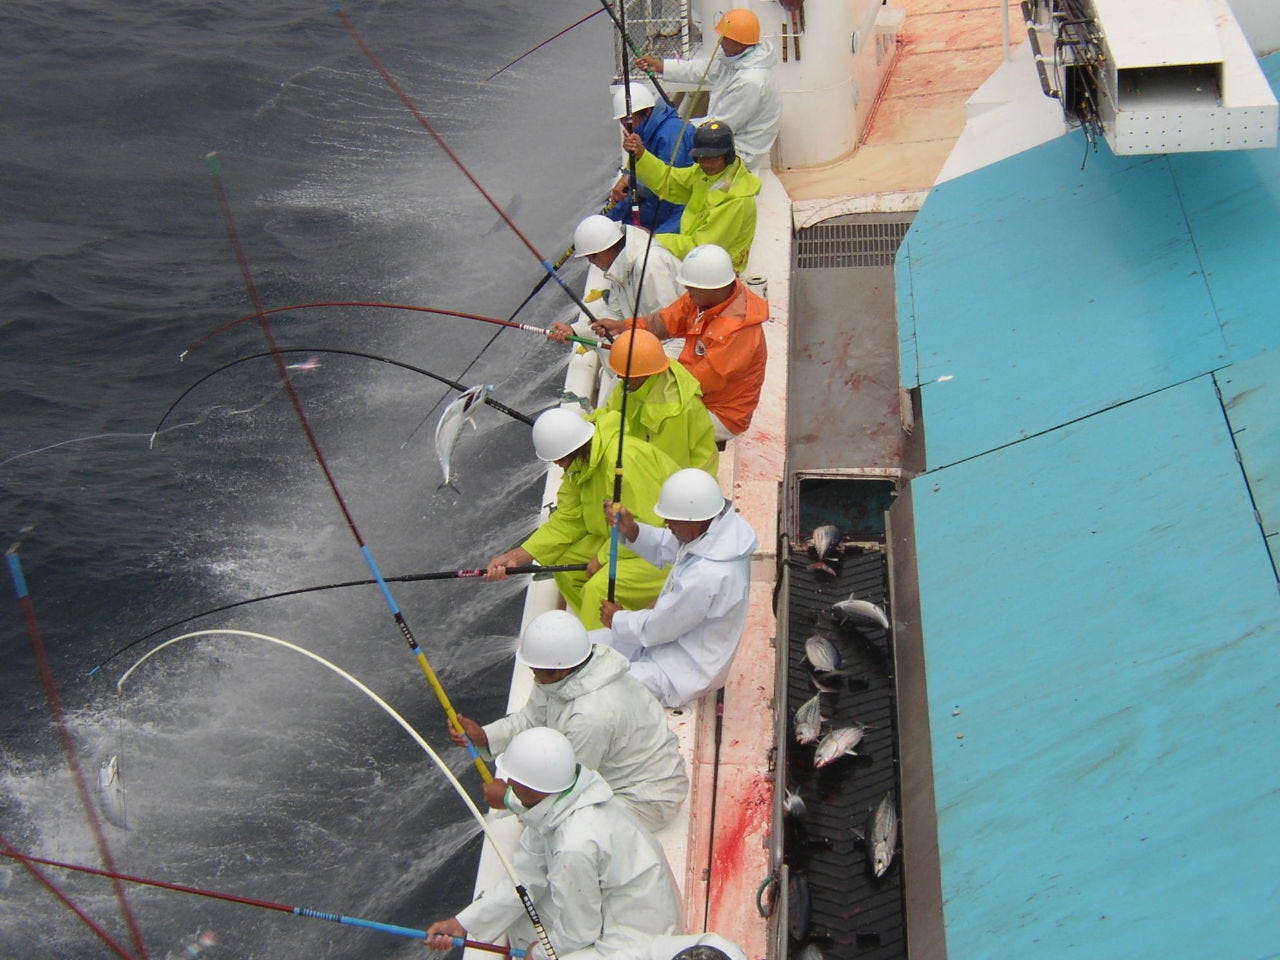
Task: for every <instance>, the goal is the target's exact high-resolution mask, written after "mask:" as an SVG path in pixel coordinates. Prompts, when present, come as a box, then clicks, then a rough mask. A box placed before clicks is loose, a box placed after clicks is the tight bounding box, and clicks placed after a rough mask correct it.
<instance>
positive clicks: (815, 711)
mask: <svg viewBox="0 0 1280 960" xmlns="http://www.w3.org/2000/svg"><path fill="white" fill-rule="evenodd" d="M825 720H826V717H824V716H823V715H822V694H821V693H820V692H819V693H817V694H815V695H814V696H812V697H810V698H809V699H808V700H806V701H805V702H804V703H803V704H801V705H800V709H799V710H797V711H796V743H813V742H814V741H815V740H817V739H818V735H819V734H820V733H821V732H822V724H823V722H824V721H825Z"/></svg>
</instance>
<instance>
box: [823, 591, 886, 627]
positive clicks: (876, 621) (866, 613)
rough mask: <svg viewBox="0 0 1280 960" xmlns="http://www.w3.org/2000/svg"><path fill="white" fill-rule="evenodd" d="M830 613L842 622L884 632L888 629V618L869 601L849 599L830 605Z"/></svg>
mask: <svg viewBox="0 0 1280 960" xmlns="http://www.w3.org/2000/svg"><path fill="white" fill-rule="evenodd" d="M831 612H832V613H834V614H835V615H836V616H837V617H839V618H840V619H842V620H849V621H852V622H854V623H862V624H866V625H868V626H877V627H880V628H882V629H884V630H888V629H889V618H888V617H887V616H885V612H884V611H883V610H881V609H880V608H879V607H877V606H876V605H875V604H874V603H872V602H871V601H870V600H855V599H854V598H853V597H850V598H849V599H848V600H841V601H840V602H839V603H834V604H832V605H831Z"/></svg>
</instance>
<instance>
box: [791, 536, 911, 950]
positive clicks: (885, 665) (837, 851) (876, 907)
mask: <svg viewBox="0 0 1280 960" xmlns="http://www.w3.org/2000/svg"><path fill="white" fill-rule="evenodd" d="M811 560H812V558H811V557H810V556H809V555H808V554H807V552H806V551H805V550H804V549H797V550H794V551H793V552H792V554H791V557H790V558H789V560H788V563H789V565H790V576H791V586H790V596H789V598H788V602H789V615H788V624H787V629H788V646H789V671H790V672H789V676H788V694H787V696H788V701H789V703H788V709H789V712H790V714H791V717H790V720H789V725H788V750H787V778H788V786H789V787H790V789H791V790H792V791H797V792H799V794H800V796H801V797H802V798H803V800H804V803H805V807H806V808H807V814H806V815H805V816H804V817H803V818H797V817H787V818H786V824H787V833H786V840H785V848H784V849H785V859H786V862H787V865H788V868H789V871H790V874H791V878H792V882H791V884H790V887H791V896H790V898H789V901H790V909H789V913H790V918H791V930H790V937H791V939H790V956H791V957H793V958H798V957H799V956H800V953H801V951H802V950H803V949H804V948H805V947H806V946H808V945H810V944H812V945H814V946H816V947H817V948H818V949H819V950H821V952H822V956H823V957H824V958H826V960H879V958H884V960H889V958H905V957H906V955H907V942H906V923H905V919H904V915H903V896H902V862H901V850H900V849H899V850H897V851H896V852H895V854H894V858H893V861H892V862H891V863H890V865H889V868H888V870H887V871H886V872H885V873H884V875H883V876H881V877H879V878H876V877H875V875H874V872H873V870H872V867H871V862H870V860H871V855H870V850H869V849H868V847H869V842H864V840H863V839H862V837H863V836H865V834H866V833H867V831H868V828H869V821H870V818H871V812H872V811H873V810H874V809H875V807H876V806H877V804H879V803H880V800H881V799H882V798H883V797H884V796H885V794H886V793H888V794H891V795H892V798H893V802H894V804H895V809H900V805H899V804H898V789H899V788H898V770H897V755H898V751H897V734H896V730H895V726H894V717H895V711H894V686H893V654H892V647H891V640H890V637H889V635H888V632H887V631H885V630H884V629H881V628H880V627H878V626H870V627H868V626H865V625H855V624H848V623H846V624H842V623H840V622H839V620H838V619H836V618H833V615H832V612H831V606H832V604H834V603H836V602H837V601H840V600H845V599H847V598H849V597H850V596H851V595H852V596H853V597H855V598H857V599H860V600H869V601H871V602H872V603H875V604H877V605H879V606H880V607H881V609H883V610H886V611H887V610H888V603H887V600H888V596H887V594H888V573H887V567H886V563H885V557H884V554H882V553H881V552H880V551H878V550H872V549H868V550H860V549H856V548H849V549H847V550H846V553H845V555H844V558H843V561H842V562H841V563H840V564H839V565H838V567H837V574H838V575H837V576H836V577H835V578H832V577H831V576H830V575H828V574H825V573H822V572H820V571H814V570H812V569H811V568H810V567H811ZM815 633H820V634H822V635H824V636H826V637H827V638H828V639H830V640H831V642H832V643H833V644H834V645H835V648H836V650H837V651H838V652H839V653H840V656H841V658H842V660H843V664H842V667H843V668H844V669H848V670H850V671H851V672H850V673H849V675H847V676H832V677H827V678H824V681H823V682H824V685H825V686H829V687H835V688H837V689H836V692H834V693H823V694H822V715H823V716H824V717H826V718H828V719H827V722H826V723H824V724H823V727H822V732H823V734H824V735H825V734H826V733H827V732H829V731H831V730H834V729H838V728H840V727H847V726H852V725H854V724H859V723H861V724H866V725H867V728H868V729H867V731H866V733H865V734H864V736H863V739H862V742H861V743H860V744H858V745H857V747H856V748H855V749H856V750H857V752H858V753H859V754H861V755H860V756H856V757H855V756H844V757H841V758H840V759H838V760H836V761H835V762H833V763H831V764H830V765H828V766H825V767H823V768H822V769H816V768H815V767H814V763H813V759H814V753H815V750H816V747H817V743H813V744H809V745H800V744H797V743H796V741H795V733H794V730H795V712H796V710H797V709H798V708H799V707H800V705H801V704H803V703H804V702H805V701H807V700H809V699H810V698H811V697H812V696H813V695H814V694H815V693H817V692H818V690H817V688H816V687H815V686H814V682H813V677H814V670H813V668H812V667H811V666H810V664H809V662H808V660H807V659H806V656H805V641H806V640H808V639H809V637H811V636H812V635H813V634H815ZM899 846H900V844H899ZM805 900H807V910H806V909H805V907H806V904H805V902H803V901H805ZM806 914H807V917H806ZM810 953H812V951H810ZM806 960H808V958H806Z"/></svg>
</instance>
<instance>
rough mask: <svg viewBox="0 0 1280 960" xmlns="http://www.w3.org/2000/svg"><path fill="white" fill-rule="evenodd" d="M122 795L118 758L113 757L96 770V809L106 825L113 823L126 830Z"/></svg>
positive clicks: (126, 824) (126, 822)
mask: <svg viewBox="0 0 1280 960" xmlns="http://www.w3.org/2000/svg"><path fill="white" fill-rule="evenodd" d="M124 795H125V789H124V783H122V782H121V780H120V758H119V757H118V756H114V755H113V756H111V757H110V758H109V759H107V760H104V761H103V762H102V766H101V767H99V768H98V808H99V809H100V810H101V811H102V815H103V816H104V817H106V818H107V822H108V823H114V824H115V825H116V826H117V827H119V828H120V829H121V830H128V829H129V821H128V818H127V816H126V815H125V807H124Z"/></svg>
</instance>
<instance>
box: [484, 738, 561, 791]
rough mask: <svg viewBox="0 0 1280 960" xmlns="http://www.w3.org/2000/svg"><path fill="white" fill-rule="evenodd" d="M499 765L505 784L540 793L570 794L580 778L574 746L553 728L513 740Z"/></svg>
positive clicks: (501, 757)
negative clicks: (506, 781)
mask: <svg viewBox="0 0 1280 960" xmlns="http://www.w3.org/2000/svg"><path fill="white" fill-rule="evenodd" d="M496 765H497V768H498V776H499V777H501V778H502V779H503V780H514V781H515V782H516V783H520V784H523V785H524V786H526V787H528V788H529V789H530V790H537V791H538V793H559V792H560V791H561V790H567V789H569V788H570V787H571V786H573V781H574V780H576V779H577V777H578V761H577V758H576V757H574V755H573V745H572V744H571V743H569V741H568V739H567V738H566V737H565V735H564V734H563V733H561V732H560V731H559V730H552V729H551V728H550V727H531V728H529V729H528V730H521V731H520V732H519V733H517V734H516V735H515V736H514V737H512V738H511V742H510V743H509V744H507V749H506V751H505V752H504V753H503V754H502V755H501V756H500V757H498V760H497V764H496Z"/></svg>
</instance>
